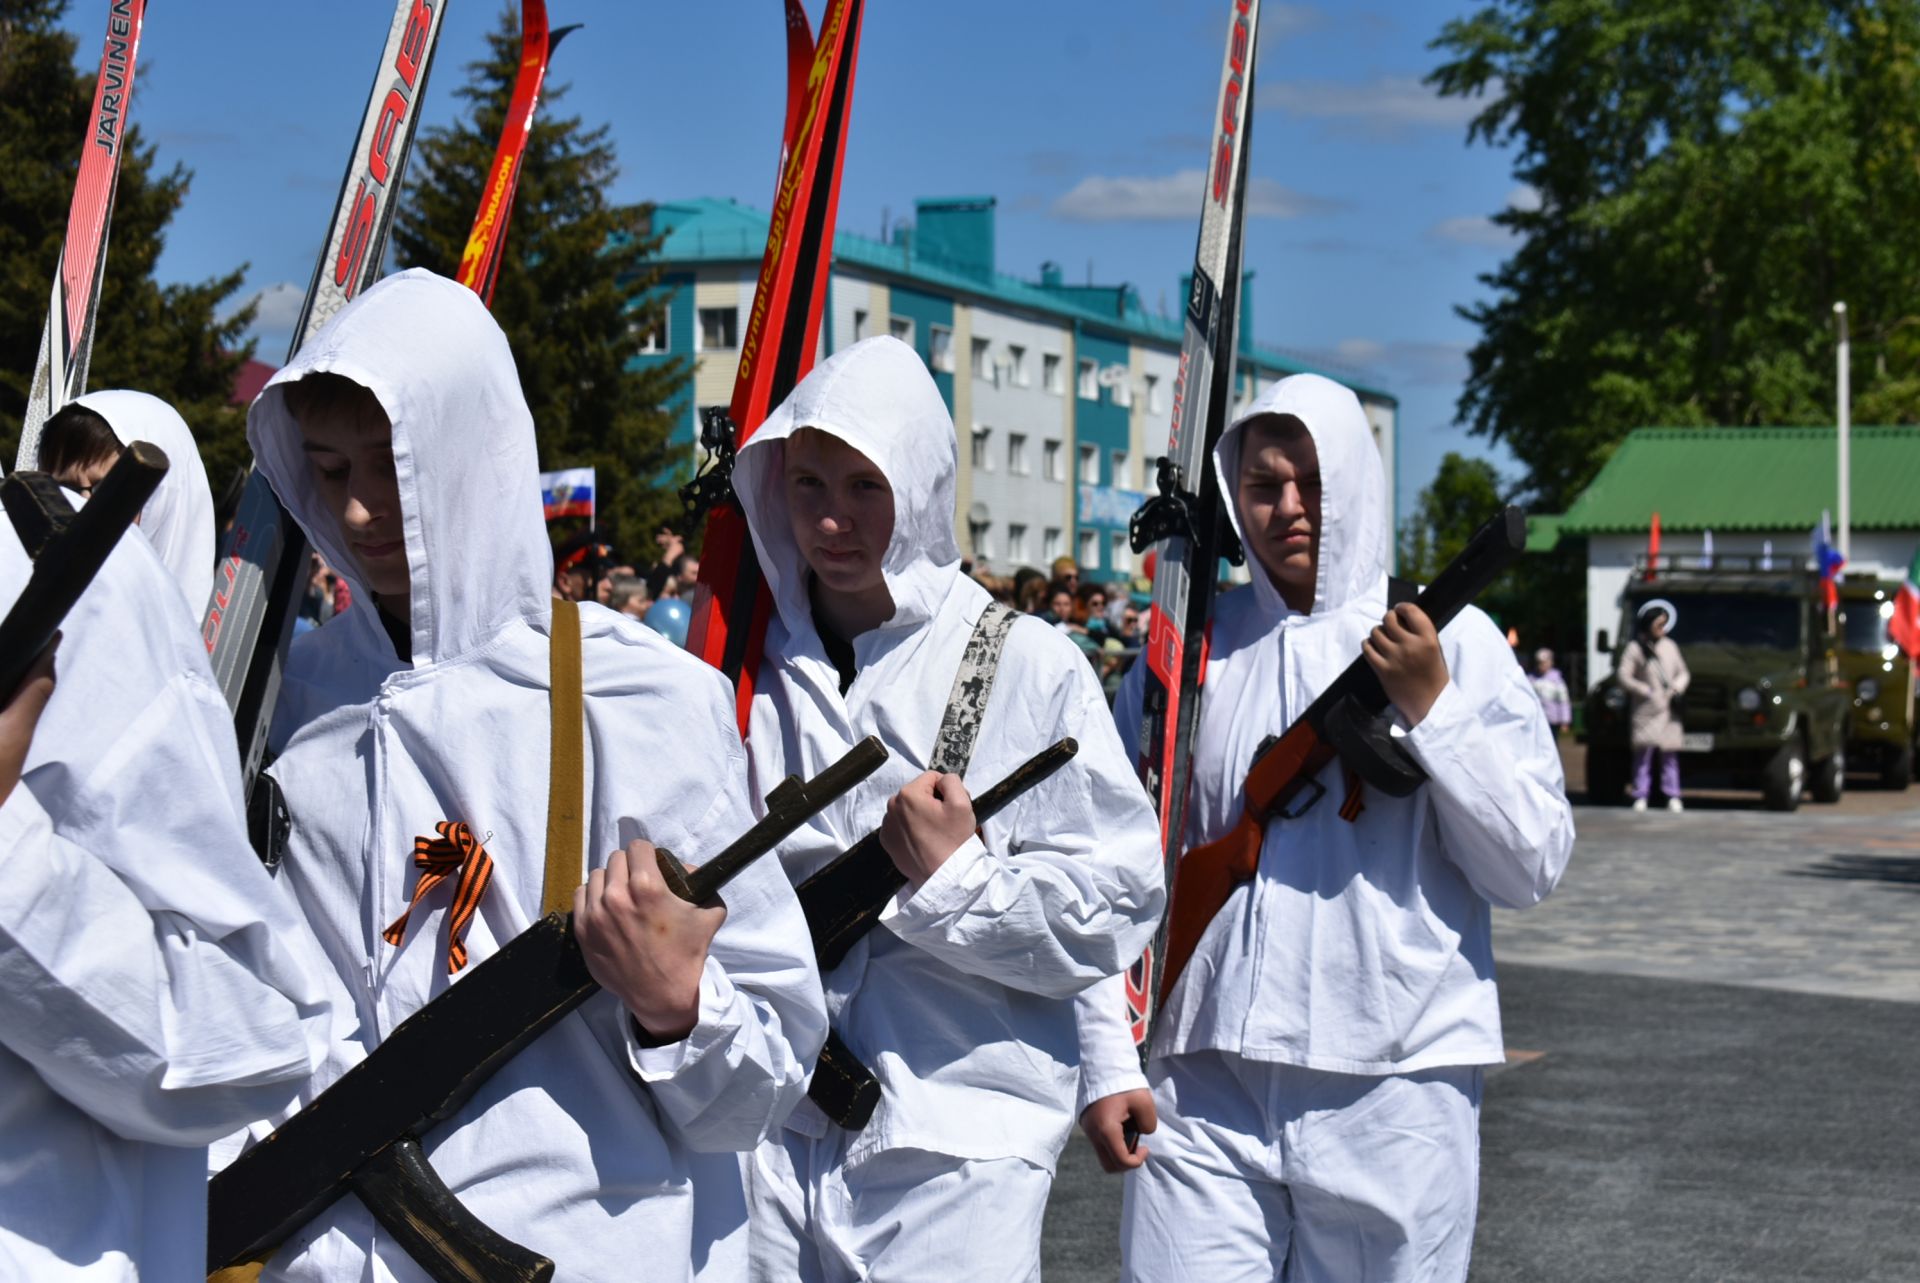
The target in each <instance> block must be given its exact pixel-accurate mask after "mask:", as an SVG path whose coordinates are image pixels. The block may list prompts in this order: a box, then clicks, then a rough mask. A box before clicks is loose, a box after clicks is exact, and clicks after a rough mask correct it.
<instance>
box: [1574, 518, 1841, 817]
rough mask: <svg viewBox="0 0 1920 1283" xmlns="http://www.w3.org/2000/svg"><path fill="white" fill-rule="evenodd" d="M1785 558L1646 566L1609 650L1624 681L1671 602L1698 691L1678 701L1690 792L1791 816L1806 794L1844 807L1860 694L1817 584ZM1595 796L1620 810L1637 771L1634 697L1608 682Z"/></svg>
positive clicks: (1591, 745)
mask: <svg viewBox="0 0 1920 1283" xmlns="http://www.w3.org/2000/svg"><path fill="white" fill-rule="evenodd" d="M1779 565H1780V559H1778V558H1771V557H1768V558H1762V557H1746V556H1720V557H1713V558H1696V557H1689V558H1684V559H1676V558H1668V557H1660V558H1656V559H1654V560H1653V561H1652V563H1651V564H1649V563H1648V562H1647V560H1646V559H1645V558H1642V559H1641V561H1640V563H1639V564H1638V565H1637V566H1636V567H1635V574H1634V577H1633V579H1632V580H1631V581H1630V582H1629V585H1628V587H1627V590H1626V592H1625V593H1624V594H1623V595H1622V598H1621V611H1620V631H1619V634H1618V635H1617V640H1613V641H1610V640H1609V638H1608V637H1607V635H1606V633H1605V632H1604V631H1602V632H1601V634H1600V636H1599V638H1598V642H1599V648H1600V649H1601V650H1605V651H1610V652H1611V653H1612V655H1613V666H1614V669H1615V670H1616V671H1617V670H1618V669H1619V666H1620V658H1621V654H1622V652H1624V650H1625V648H1626V643H1627V642H1628V641H1629V640H1630V639H1631V638H1632V635H1633V621H1634V619H1635V618H1636V617H1637V616H1638V614H1639V611H1640V608H1641V606H1643V605H1645V604H1646V603H1647V602H1649V601H1653V600H1659V601H1663V602H1665V603H1666V605H1667V607H1668V612H1669V615H1670V616H1671V618H1670V621H1669V624H1668V631H1667V635H1668V636H1669V637H1671V638H1673V640H1674V643H1675V644H1676V645H1678V646H1679V647H1680V654H1681V657H1682V658H1683V659H1685V660H1686V662H1687V669H1688V671H1689V672H1690V673H1691V674H1692V678H1693V680H1692V683H1691V685H1689V686H1688V688H1687V692H1686V694H1685V695H1684V696H1682V698H1681V700H1680V719H1681V727H1682V730H1683V738H1682V744H1681V751H1682V753H1683V754H1684V756H1683V757H1682V758H1681V760H1680V778H1681V783H1682V786H1683V787H1700V786H1706V787H1726V788H1750V789H1758V790H1759V791H1760V793H1761V794H1762V796H1763V797H1764V798H1765V801H1766V805H1767V807H1768V808H1769V809H1771V810H1776V811H1791V810H1793V809H1794V808H1796V807H1797V806H1799V805H1800V796H1801V793H1802V791H1803V790H1805V791H1809V792H1811V793H1812V794H1813V797H1814V799H1815V800H1816V801H1820V802H1837V801H1839V800H1840V795H1841V793H1842V792H1843V791H1844V789H1845V787H1846V772H1847V738H1848V724H1849V720H1850V717H1851V714H1852V712H1853V696H1854V691H1853V690H1851V689H1849V688H1848V687H1847V685H1846V684H1845V683H1844V682H1843V681H1842V680H1841V676H1840V667H1839V638H1838V635H1837V633H1836V632H1835V630H1834V628H1833V627H1832V624H1831V622H1830V619H1829V615H1828V612H1827V610H1826V608H1825V605H1824V604H1823V602H1822V600H1821V587H1820V582H1819V579H1818V577H1817V576H1815V575H1813V574H1811V573H1809V572H1808V571H1806V570H1804V569H1803V568H1801V567H1800V566H1798V565H1793V566H1790V567H1786V568H1776V567H1778V566H1779ZM1585 713H1586V727H1587V794H1588V797H1589V799H1590V800H1592V801H1594V802H1598V803H1601V804H1603V805H1605V804H1611V803H1617V802H1618V801H1619V800H1620V799H1621V797H1622V795H1623V794H1624V793H1625V791H1626V785H1627V780H1628V776H1629V774H1630V773H1631V770H1632V755H1631V749H1630V748H1629V744H1628V725H1629V720H1628V719H1629V709H1628V700H1627V693H1626V691H1624V690H1622V689H1621V688H1620V686H1619V684H1618V683H1617V682H1616V681H1615V680H1614V678H1613V676H1612V675H1611V674H1609V675H1608V676H1607V677H1606V678H1605V679H1604V680H1602V681H1600V682H1599V683H1597V684H1596V685H1595V686H1594V688H1593V689H1592V691H1591V692H1589V694H1588V696H1587V699H1586V709H1585Z"/></svg>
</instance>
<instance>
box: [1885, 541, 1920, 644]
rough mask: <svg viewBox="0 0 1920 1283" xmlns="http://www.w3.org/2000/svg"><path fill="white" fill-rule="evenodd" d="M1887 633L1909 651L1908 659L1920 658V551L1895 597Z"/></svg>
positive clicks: (1914, 557)
mask: <svg viewBox="0 0 1920 1283" xmlns="http://www.w3.org/2000/svg"><path fill="white" fill-rule="evenodd" d="M1887 635H1888V636H1890V637H1891V638H1893V641H1894V644H1895V645H1897V646H1899V647H1900V649H1901V650H1904V651H1906V652H1907V658H1908V659H1910V660H1911V659H1916V658H1920V551H1916V552H1915V553H1914V554H1913V564H1912V565H1910V566H1908V567H1907V578H1906V582H1905V583H1903V584H1901V585H1900V592H1899V593H1898V595H1896V596H1895V597H1894V599H1893V618H1891V619H1889V620H1888V621H1887Z"/></svg>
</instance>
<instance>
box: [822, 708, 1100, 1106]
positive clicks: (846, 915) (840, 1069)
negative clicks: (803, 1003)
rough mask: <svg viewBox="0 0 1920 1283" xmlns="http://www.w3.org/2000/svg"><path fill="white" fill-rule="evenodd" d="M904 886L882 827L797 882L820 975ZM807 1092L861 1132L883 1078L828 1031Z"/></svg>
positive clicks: (990, 800)
mask: <svg viewBox="0 0 1920 1283" xmlns="http://www.w3.org/2000/svg"><path fill="white" fill-rule="evenodd" d="M1079 751H1080V745H1079V743H1078V742H1077V741H1075V740H1073V739H1063V740H1060V741H1059V742H1058V743H1055V744H1053V745H1051V746H1049V747H1047V748H1045V749H1042V750H1041V751H1040V752H1038V753H1036V754H1034V755H1033V756H1032V757H1030V758H1028V759H1027V760H1026V761H1024V762H1022V763H1021V764H1020V765H1019V766H1017V767H1015V768H1014V770H1013V773H1012V774H1011V775H1009V776H1007V778H1005V779H1004V780H1001V781H1000V782H999V783H998V784H996V785H994V786H993V787H992V788H990V789H988V790H986V791H985V792H984V793H981V794H980V795H979V796H978V797H976V798H974V799H973V819H974V823H975V824H985V823H986V822H987V821H988V820H990V819H992V818H993V817H994V816H996V815H998V814H999V813H1000V812H1001V811H1002V810H1004V809H1005V808H1006V806H1007V805H1008V803H1010V802H1012V801H1013V800H1014V799H1015V798H1017V797H1019V796H1020V795H1021V794H1022V793H1025V792H1026V791H1027V790H1028V789H1030V788H1033V787H1034V786H1035V785H1037V784H1039V783H1040V782H1041V781H1042V780H1045V779H1046V778H1047V777H1048V776H1050V775H1052V774H1053V773H1054V772H1055V771H1057V770H1059V769H1060V768H1061V767H1063V766H1065V765H1066V764H1067V762H1068V761H1069V760H1070V759H1071V758H1072V757H1073V755H1074V754H1075V753H1078V752H1079ZM906 884H907V879H906V875H905V874H903V873H901V872H900V870H899V868H898V867H897V866H896V865H895V864H894V862H893V857H892V856H890V855H888V854H887V852H886V849H885V848H884V847H882V846H881V845H880V830H878V829H875V830H874V831H873V832H871V833H869V834H867V835H866V836H865V837H863V838H861V839H860V840H859V841H858V842H855V843H854V844H853V845H852V846H850V847H848V848H847V850H846V851H845V853H843V854H841V855H839V856H836V857H835V858H834V859H833V861H832V862H831V863H829V864H827V865H826V866H824V867H823V868H821V869H820V871H819V872H817V873H815V874H814V875H813V876H812V877H810V878H808V879H806V880H805V881H804V882H802V883H801V884H800V908H801V911H802V912H804V913H805V914H806V915H807V930H808V932H809V933H811V934H812V936H813V954H814V957H815V958H816V959H818V960H819V963H820V974H821V975H822V976H824V975H826V973H827V972H829V971H831V970H832V969H833V968H835V967H837V966H839V965H840V960H841V959H842V958H845V957H846V956H847V950H849V949H851V948H853V946H854V944H855V942H856V941H858V940H859V939H860V938H861V937H862V936H864V935H866V934H867V932H869V931H871V930H873V928H874V927H876V926H878V925H879V923H880V916H881V915H882V914H883V913H885V912H886V909H887V905H888V904H889V903H891V902H892V900H893V897H894V896H895V895H896V894H898V893H899V891H900V888H901V887H903V886H905V885H906ZM807 1095H808V1096H810V1097H812V1099H813V1103H814V1104H816V1105H818V1106H820V1109H821V1111H822V1112H824V1113H825V1114H826V1115H827V1117H829V1118H831V1119H833V1120H834V1121H835V1122H836V1123H839V1124H840V1125H841V1126H842V1127H844V1128H846V1129H847V1130H849V1131H858V1130H859V1129H860V1128H862V1127H864V1126H866V1125H867V1120H868V1119H870V1118H872V1117H873V1111H874V1107H875V1106H877V1105H878V1104H879V1103H880V1083H879V1081H878V1080H877V1079H875V1078H874V1076H873V1071H872V1070H870V1069H868V1068H867V1067H866V1066H865V1065H863V1064H861V1063H860V1059H859V1057H857V1056H855V1055H854V1054H853V1050H852V1048H850V1047H848V1046H847V1044H846V1043H845V1042H843V1041H842V1040H841V1038H840V1035H839V1034H838V1033H837V1032H835V1031H834V1030H831V1029H830V1030H828V1031H827V1045H826V1046H825V1047H823V1048H821V1050H820V1060H819V1063H818V1064H817V1065H816V1066H815V1067H814V1071H813V1080H812V1081H811V1082H810V1083H808V1084H807Z"/></svg>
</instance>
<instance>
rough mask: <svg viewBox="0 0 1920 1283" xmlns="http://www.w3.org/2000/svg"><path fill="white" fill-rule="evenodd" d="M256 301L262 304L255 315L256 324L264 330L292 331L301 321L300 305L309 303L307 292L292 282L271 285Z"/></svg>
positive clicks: (259, 294) (256, 297)
mask: <svg viewBox="0 0 1920 1283" xmlns="http://www.w3.org/2000/svg"><path fill="white" fill-rule="evenodd" d="M254 299H255V300H256V301H257V302H258V303H259V304H260V310H259V312H258V313H256V314H255V318H254V324H255V325H256V326H258V327H259V328H260V329H263V330H291V329H292V328H293V327H294V324H295V323H296V322H298V321H299V319H300V305H301V304H302V303H305V302H306V301H307V292H306V291H305V290H303V289H301V288H300V287H299V286H298V285H295V284H294V283H293V282H292V281H281V282H279V283H278V284H276V285H269V286H267V288H265V289H264V290H261V291H260V292H259V293H258V294H256V295H254Z"/></svg>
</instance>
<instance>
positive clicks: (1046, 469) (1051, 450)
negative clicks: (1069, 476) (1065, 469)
mask: <svg viewBox="0 0 1920 1283" xmlns="http://www.w3.org/2000/svg"><path fill="white" fill-rule="evenodd" d="M1040 469H1041V475H1042V476H1044V477H1046V479H1047V480H1049V481H1065V480H1066V477H1065V476H1064V475H1063V474H1062V473H1061V471H1060V443H1059V442H1058V441H1049V442H1047V443H1046V444H1044V445H1042V446H1041V447H1040Z"/></svg>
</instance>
